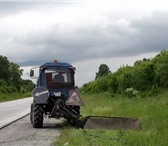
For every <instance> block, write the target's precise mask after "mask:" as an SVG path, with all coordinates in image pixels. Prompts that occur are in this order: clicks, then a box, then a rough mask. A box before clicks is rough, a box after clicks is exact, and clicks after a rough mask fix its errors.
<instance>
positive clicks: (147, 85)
mask: <svg viewBox="0 0 168 146" xmlns="http://www.w3.org/2000/svg"><path fill="white" fill-rule="evenodd" d="M167 88H168V51H167V50H162V51H161V52H160V53H159V54H158V55H156V56H155V57H154V58H150V59H146V58H144V59H143V60H138V61H136V62H135V63H134V65H133V66H129V65H125V66H124V65H123V66H121V67H120V68H119V69H118V70H117V71H116V72H111V71H110V70H109V67H108V66H107V65H106V64H101V65H100V67H99V71H98V73H96V77H95V80H94V81H91V82H89V83H86V84H84V85H83V86H82V87H81V92H82V93H100V92H106V91H109V92H111V93H124V94H128V95H129V96H134V95H136V94H138V93H142V92H143V93H144V92H148V93H150V94H152V95H153V94H155V93H157V92H158V91H159V90H160V89H167Z"/></svg>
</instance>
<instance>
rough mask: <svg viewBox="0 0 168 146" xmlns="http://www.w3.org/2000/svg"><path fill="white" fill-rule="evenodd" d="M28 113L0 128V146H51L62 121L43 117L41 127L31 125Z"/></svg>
mask: <svg viewBox="0 0 168 146" xmlns="http://www.w3.org/2000/svg"><path fill="white" fill-rule="evenodd" d="M29 119H30V118H29V115H28V116H26V117H24V118H22V119H20V120H18V121H16V122H14V123H12V124H10V125H8V126H6V127H4V128H3V129H1V130H0V146H52V145H53V141H55V140H56V138H57V137H59V135H60V131H59V128H60V124H61V122H62V121H60V120H56V119H48V118H45V120H44V126H43V128H38V129H35V128H33V127H32V125H31V123H30V120H29Z"/></svg>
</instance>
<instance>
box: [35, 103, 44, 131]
mask: <svg viewBox="0 0 168 146" xmlns="http://www.w3.org/2000/svg"><path fill="white" fill-rule="evenodd" d="M33 109H34V110H33V127H34V128H42V127H43V118H44V117H43V114H44V108H43V105H39V104H34V107H33Z"/></svg>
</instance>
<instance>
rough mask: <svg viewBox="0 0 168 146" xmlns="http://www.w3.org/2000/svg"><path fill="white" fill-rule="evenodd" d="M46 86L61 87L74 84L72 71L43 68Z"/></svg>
mask: <svg viewBox="0 0 168 146" xmlns="http://www.w3.org/2000/svg"><path fill="white" fill-rule="evenodd" d="M45 74H46V82H47V87H48V88H50V89H51V88H61V87H69V86H72V85H74V72H73V71H71V70H45Z"/></svg>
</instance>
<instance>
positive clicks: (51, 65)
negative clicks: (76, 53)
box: [41, 62, 73, 69]
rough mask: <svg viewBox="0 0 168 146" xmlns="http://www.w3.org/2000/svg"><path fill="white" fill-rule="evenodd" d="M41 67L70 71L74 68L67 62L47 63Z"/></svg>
mask: <svg viewBox="0 0 168 146" xmlns="http://www.w3.org/2000/svg"><path fill="white" fill-rule="evenodd" d="M41 67H47V68H62V69H69V68H70V67H73V66H72V65H71V64H69V63H65V62H47V63H45V64H43V65H41Z"/></svg>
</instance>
